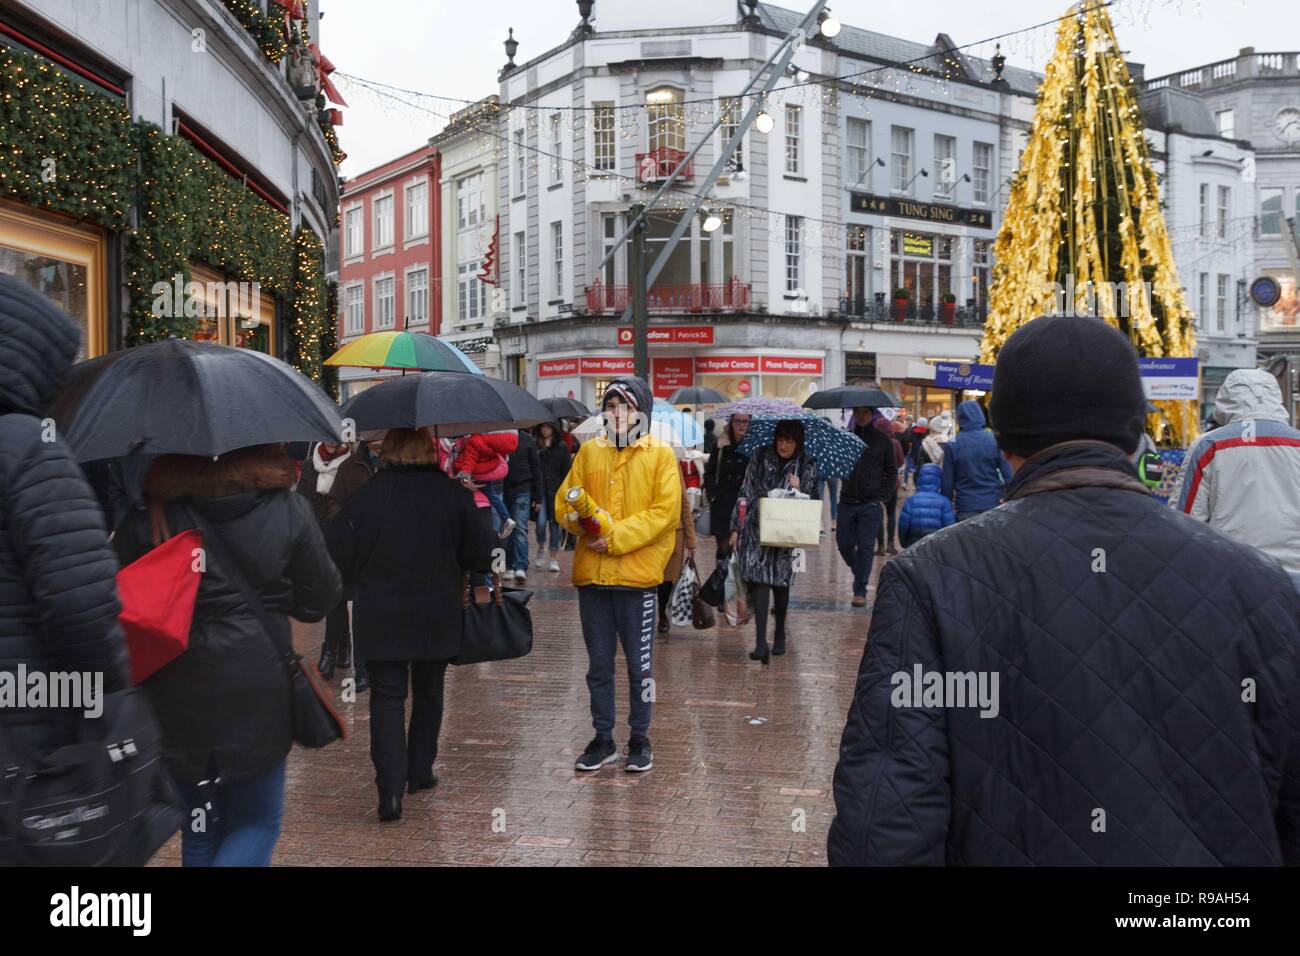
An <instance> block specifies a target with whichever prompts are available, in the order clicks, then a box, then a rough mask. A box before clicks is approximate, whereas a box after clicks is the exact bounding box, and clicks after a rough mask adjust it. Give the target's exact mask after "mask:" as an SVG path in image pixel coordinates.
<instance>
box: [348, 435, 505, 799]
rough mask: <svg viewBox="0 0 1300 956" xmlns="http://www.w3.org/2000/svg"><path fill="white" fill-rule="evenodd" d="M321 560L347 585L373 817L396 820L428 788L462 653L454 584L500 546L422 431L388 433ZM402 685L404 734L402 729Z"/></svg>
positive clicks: (459, 592)
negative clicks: (373, 469)
mask: <svg viewBox="0 0 1300 956" xmlns="http://www.w3.org/2000/svg"><path fill="white" fill-rule="evenodd" d="M326 537H327V540H328V541H329V548H330V553H331V554H333V555H334V560H335V562H336V563H337V564H338V566H339V570H340V571H341V572H342V574H343V582H344V584H347V585H349V586H352V587H355V588H356V602H355V605H354V609H355V614H354V615H353V633H354V635H355V638H356V645H357V646H356V654H357V656H358V657H360V658H361V659H362V660H364V661H365V663H366V671H367V672H368V673H369V675H370V757H371V760H372V761H374V765H375V783H376V784H377V785H378V788H379V819H380V820H381V821H387V820H397V819H400V818H401V816H402V789H403V788H404V787H405V788H406V789H407V790H409V792H411V793H416V792H418V791H420V790H427V789H430V788H431V787H433V786H434V785H436V784H437V782H438V778H437V777H436V776H435V775H434V772H433V763H434V760H436V759H437V756H438V734H439V732H440V731H441V729H442V703H443V679H444V677H445V676H446V673H447V664H448V663H449V662H450V660H451V658H453V657H455V656H456V654H457V653H458V652H459V651H460V637H461V631H460V621H461V618H460V606H461V596H462V593H463V592H462V583H461V582H462V577H463V575H465V574H466V573H468V572H471V571H483V570H486V569H487V568H488V566H489V565H490V564H491V562H492V549H493V547H494V546H495V545H497V544H498V543H499V539H498V538H497V537H496V536H495V535H494V534H493V533H492V531H491V530H490V528H489V525H488V523H487V521H486V520H484V518H483V517H482V516H481V515H480V513H479V509H478V508H477V507H476V505H475V499H474V495H473V494H472V493H471V491H470V490H469V489H467V488H466V487H464V486H462V485H461V484H460V483H459V482H457V481H455V480H454V479H452V478H451V477H449V476H448V475H447V474H446V473H445V472H444V471H443V470H442V468H441V467H439V448H438V447H437V446H435V445H434V443H433V438H432V437H431V436H430V434H429V433H428V430H427V429H419V430H416V429H411V428H391V429H389V430H388V434H387V435H386V436H385V438H384V448H383V451H382V452H381V453H380V458H379V472H378V474H376V475H375V477H373V478H371V479H370V480H369V481H368V482H366V483H365V484H364V485H362V486H361V488H360V489H358V491H357V492H356V494H354V495H352V497H350V498H349V499H348V500H347V501H346V502H345V503H344V505H343V509H342V510H341V511H340V512H339V514H338V516H337V517H336V518H335V519H334V520H333V521H332V522H330V525H329V529H328V532H327V535H326ZM408 686H409V687H410V692H411V697H412V698H413V703H412V707H411V722H410V731H409V733H408V731H407V729H406V727H405V726H404V717H405V714H406V695H407V688H408Z"/></svg>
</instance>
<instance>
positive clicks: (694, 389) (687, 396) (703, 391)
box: [668, 385, 727, 405]
mask: <svg viewBox="0 0 1300 956" xmlns="http://www.w3.org/2000/svg"><path fill="white" fill-rule="evenodd" d="M726 403H727V396H726V395H723V394H722V393H721V392H719V391H718V390H717V389H716V388H708V387H706V386H703V385H687V386H684V387H682V388H679V389H678V390H677V391H675V392H673V393H672V395H671V396H669V398H668V404H669V405H725V404H726Z"/></svg>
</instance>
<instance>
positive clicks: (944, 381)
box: [934, 362, 993, 392]
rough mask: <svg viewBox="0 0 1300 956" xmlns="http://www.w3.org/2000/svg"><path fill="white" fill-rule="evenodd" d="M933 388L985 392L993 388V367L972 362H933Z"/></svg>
mask: <svg viewBox="0 0 1300 956" xmlns="http://www.w3.org/2000/svg"><path fill="white" fill-rule="evenodd" d="M934 387H935V388H951V389H965V388H969V389H974V390H975V391H978V392H987V391H988V390H989V389H991V388H992V387H993V366H992V365H977V364H975V363H974V362H935V363H934Z"/></svg>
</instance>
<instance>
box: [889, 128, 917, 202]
mask: <svg viewBox="0 0 1300 956" xmlns="http://www.w3.org/2000/svg"><path fill="white" fill-rule="evenodd" d="M889 150H890V163H889V169H890V185H891V186H892V187H893V189H894V191H895V192H900V193H901V192H905V191H906V190H908V189H909V188H911V182H912V131H911V130H910V129H907V128H906V127H904V126H891V127H890V128H889Z"/></svg>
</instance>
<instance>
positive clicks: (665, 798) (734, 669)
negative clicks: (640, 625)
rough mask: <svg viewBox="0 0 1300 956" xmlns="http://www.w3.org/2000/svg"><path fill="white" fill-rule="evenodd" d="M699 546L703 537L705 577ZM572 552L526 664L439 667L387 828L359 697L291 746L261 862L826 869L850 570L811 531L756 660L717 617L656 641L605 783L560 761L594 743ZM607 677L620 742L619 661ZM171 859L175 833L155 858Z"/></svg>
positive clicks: (845, 686) (623, 712)
mask: <svg viewBox="0 0 1300 956" xmlns="http://www.w3.org/2000/svg"><path fill="white" fill-rule="evenodd" d="M532 543H533V547H534V548H535V547H536V543H535V540H534V541H533V542H532ZM713 553H714V547H713V541H712V540H711V539H709V540H702V541H701V544H700V549H699V551H698V553H697V556H696V561H697V564H698V565H699V567H700V569H701V573H702V574H704V575H707V574H708V573H709V571H710V570H711V569H712V567H713ZM571 558H572V555H571V554H562V555H561V559H560V565H561V571H560V573H559V574H552V573H549V572H546V571H545V570H530V572H529V579H528V584H527V587H529V588H530V589H532V590H534V592H535V597H534V601H533V621H534V635H535V637H534V644H533V651H532V653H531V654H530V655H529V656H528V657H525V658H522V659H520V660H516V661H507V662H501V663H494V664H480V665H475V666H469V667H461V668H457V667H452V668H450V669H449V670H448V674H447V703H446V715H445V718H444V721H443V728H442V737H441V742H440V749H439V755H438V761H437V764H436V765H435V770H436V772H437V774H438V777H439V784H438V786H437V787H436V788H435V789H433V790H432V791H426V792H423V793H420V794H416V795H408V796H407V797H406V798H405V800H404V803H403V816H402V819H401V820H400V821H397V822H393V823H384V824H381V823H379V822H378V819H377V817H376V792H375V789H374V783H373V769H372V767H371V764H370V758H369V729H370V721H369V714H368V710H367V696H366V695H361V697H360V699H359V702H358V703H356V704H343V705H342V712H343V713H344V715H345V717H346V718H347V721H348V728H349V735H350V736H349V738H348V739H347V740H346V741H343V742H342V743H336V744H333V745H331V746H330V747H328V748H325V749H324V750H318V751H310V750H303V749H301V748H295V749H294V750H293V752H292V753H291V755H290V757H289V769H288V787H287V796H286V806H285V814H284V826H283V831H282V836H281V839H280V843H279V846H278V848H277V850H276V853H275V858H274V861H273V862H274V863H275V864H281V865H314V866H346V865H363V866H370V865H408V866H409V865H416V866H420V865H432V864H477V865H497V866H505V865H521V864H522V865H535V866H555V865H576V866H585V865H598V864H606V865H619V866H623V865H664V864H668V865H673V864H682V865H691V864H724V865H755V866H771V865H787V864H796V865H805V866H819V865H824V864H825V862H826V831H827V828H828V827H829V825H830V821H831V818H832V815H833V813H834V803H833V800H832V798H831V790H830V785H831V774H832V771H833V770H834V767H835V759H836V752H837V748H838V745H839V736H840V731H841V729H842V728H843V725H844V718H845V715H846V713H847V711H848V706H849V703H850V700H851V698H852V693H853V682H854V677H855V675H856V673H857V668H858V663H859V661H860V659H861V656H862V650H863V644H864V641H865V638H866V630H867V623H868V621H869V619H870V618H869V611H870V608H868V609H866V610H863V609H854V608H852V607H851V606H850V603H849V601H850V598H851V594H850V583H851V576H850V574H849V572H848V569H847V568H846V567H845V566H844V564H843V562H842V561H841V560H840V558H839V556H838V554H837V553H836V551H835V546H834V543H833V540H832V537H831V536H830V534H829V533H828V535H827V536H826V537H825V538H823V543H822V545H821V546H820V547H816V548H810V549H808V562H807V565H808V566H807V570H806V571H805V572H804V573H801V574H799V575H797V576H796V581H795V584H794V586H793V588H792V592H791V602H790V603H791V611H790V617H789V621H788V625H787V630H788V640H789V652H788V653H787V654H786V655H785V656H784V657H774V658H772V663H771V665H770V666H768V667H764V666H762V665H760V664H758V663H756V662H753V661H750V660H749V659H748V657H747V656H746V655H747V652H748V651H749V650H750V649H751V648H752V647H753V641H754V632H753V625H752V623H751V624H750V625H748V626H746V627H732V626H730V625H728V624H727V623H726V622H725V619H724V618H723V617H722V615H721V614H719V615H718V618H719V621H720V622H721V623H719V624H718V625H717V626H715V627H713V628H711V629H708V630H702V631H696V630H693V629H692V628H691V627H690V625H687V626H686V627H674V628H673V630H672V632H671V633H670V634H669V635H668V636H667V637H665V636H664V635H656V640H655V678H656V683H657V686H656V703H655V708H654V723H653V725H652V727H651V730H650V739H651V742H652V744H653V747H654V769H653V770H651V771H650V772H648V773H645V774H630V773H626V772H624V771H623V769H622V761H621V759H620V760H619V762H617V763H614V764H610V765H607V766H606V767H605V768H604V769H602V770H600V771H598V772H595V773H583V772H579V771H575V770H574V768H573V762H574V759H575V758H576V757H577V755H578V754H579V753H580V752H581V751H582V748H583V747H584V746H585V745H586V743H587V742H588V741H589V740H590V739H591V737H592V733H593V732H592V727H591V721H590V713H589V710H588V703H587V691H586V683H585V679H584V675H585V673H586V666H587V658H586V652H585V650H584V647H583V643H582V635H581V632H580V630H579V626H578V617H577V615H578V604H577V596H576V592H575V591H574V589H573V587H572V585H571V584H570V583H569V570H570V561H571ZM882 560H883V559H880V558H877V559H876V565H875V570H874V572H873V580H872V585H873V590H872V592H871V595H872V596H874V593H875V592H874V584H875V580H874V578H875V577H876V576H877V575H878V574H879V569H880V565H881V561H882ZM770 628H771V624H770V623H769V629H770ZM323 630H324V626H323V624H321V625H298V624H295V643H296V645H297V647H298V650H299V651H300V652H302V653H304V654H306V655H310V656H311V657H312V658H313V659H314V658H315V656H316V655H317V654H318V653H319V648H320V639H321V635H322V634H323ZM616 666H617V675H618V682H617V694H618V725H617V727H616V730H615V739H616V741H617V743H618V744H619V746H620V747H621V746H622V745H624V744H625V743H626V739H627V723H626V720H627V682H626V678H625V676H624V675H625V671H624V669H623V662H622V660H621V651H620V659H619V661H618V663H617V665H616ZM341 676H342V675H336V677H335V680H334V684H335V686H338V684H339V682H340V677H341ZM179 859H180V849H179V839H174V840H172V841H171V842H170V843H168V844H167V846H166V847H164V848H163V849H162V850H160V851H159V853H158V855H157V856H156V857H155V860H154V864H155V865H176V864H178V863H179Z"/></svg>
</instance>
